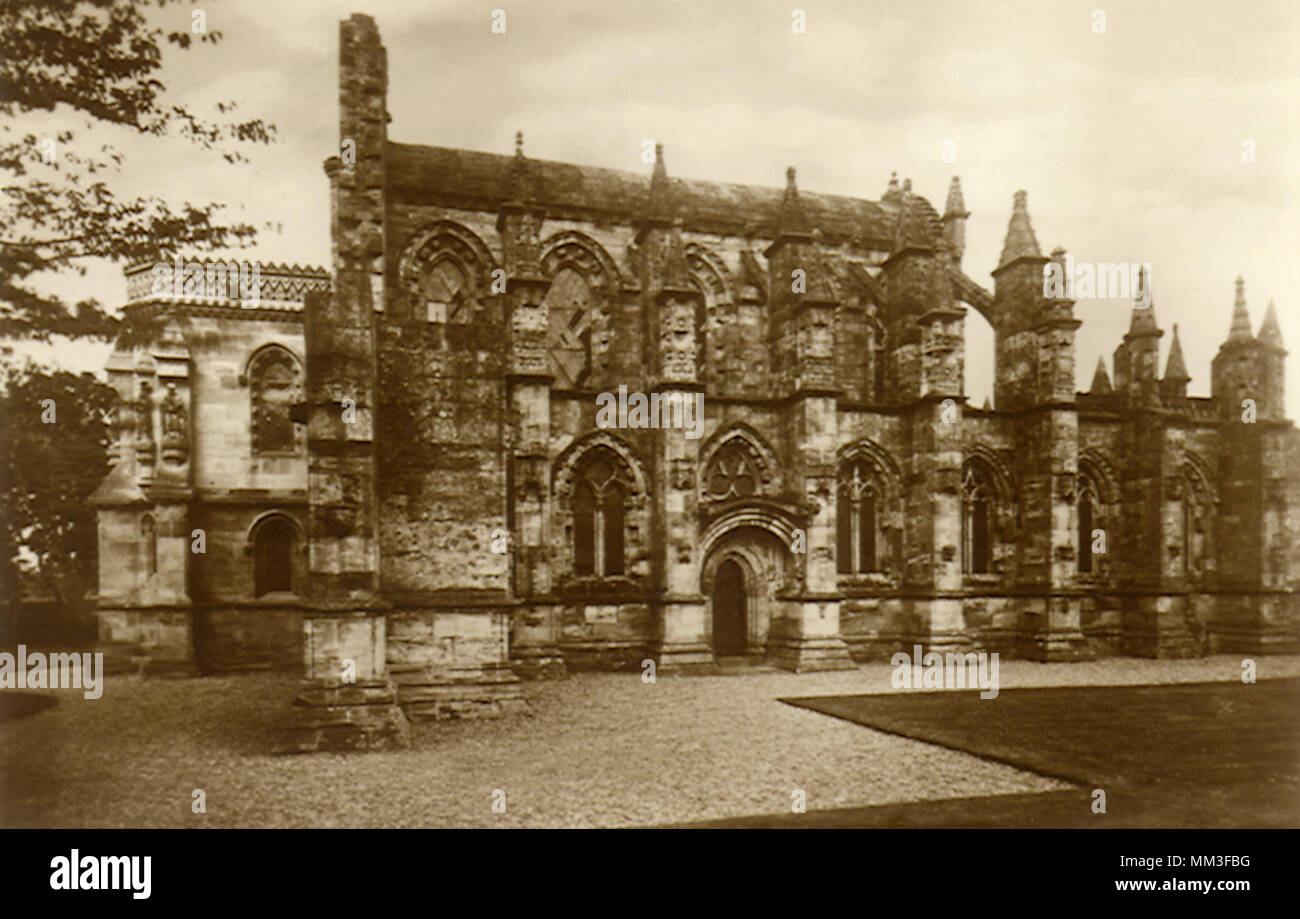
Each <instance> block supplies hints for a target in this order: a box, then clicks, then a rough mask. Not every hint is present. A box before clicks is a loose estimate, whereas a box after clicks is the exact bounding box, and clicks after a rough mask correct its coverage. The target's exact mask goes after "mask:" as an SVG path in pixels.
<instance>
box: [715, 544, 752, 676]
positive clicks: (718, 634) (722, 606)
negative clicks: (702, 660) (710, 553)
mask: <svg viewBox="0 0 1300 919" xmlns="http://www.w3.org/2000/svg"><path fill="white" fill-rule="evenodd" d="M748 606H749V594H748V593H747V592H746V590H745V572H744V571H742V570H741V568H740V565H739V564H738V563H737V562H736V560H735V559H731V558H729V559H727V560H726V561H724V562H723V563H722V564H721V565H719V566H718V571H717V573H716V574H715V575H714V577H713V655H714V657H722V656H726V655H734V654H744V653H745V652H746V650H748V649H747V647H746V645H747V637H748V633H749V623H748V619H747V616H746V612H747V609H746V608H747V607H748Z"/></svg>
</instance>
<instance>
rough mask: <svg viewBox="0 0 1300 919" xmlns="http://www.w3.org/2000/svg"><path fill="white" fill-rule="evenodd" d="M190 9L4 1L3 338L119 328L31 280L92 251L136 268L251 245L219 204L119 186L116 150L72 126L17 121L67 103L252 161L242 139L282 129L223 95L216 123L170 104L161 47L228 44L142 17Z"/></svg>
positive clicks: (96, 333) (0, 35) (91, 121)
mask: <svg viewBox="0 0 1300 919" xmlns="http://www.w3.org/2000/svg"><path fill="white" fill-rule="evenodd" d="M183 3H184V0H22V2H16V0H4V2H0V180H3V185H2V186H0V337H9V338H35V339H40V340H48V339H49V338H50V336H51V335H62V336H69V337H83V336H88V337H94V338H105V339H106V338H110V337H111V336H112V335H113V334H114V332H115V330H116V328H117V322H118V321H117V319H116V318H115V317H114V316H113V315H112V313H111V312H109V311H107V310H106V309H105V308H104V307H103V306H101V304H100V303H99V302H98V301H96V300H94V299H85V300H82V301H80V302H78V303H76V304H69V303H66V302H64V301H63V300H62V299H60V298H58V297H56V296H52V295H49V294H45V293H41V292H38V291H37V290H36V289H35V288H34V287H33V286H32V284H31V283H30V282H31V280H32V279H33V276H36V275H39V274H41V273H43V272H64V271H81V272H84V270H85V268H84V260H86V259H89V258H106V259H110V260H113V261H116V262H126V263H130V262H135V261H140V260H144V259H151V258H155V257H157V256H158V255H159V253H161V252H165V251H179V250H187V251H200V252H202V251H211V250H213V249H220V248H229V247H232V246H243V245H248V244H250V243H251V242H252V241H253V239H254V237H255V235H256V229H255V228H254V227H252V226H250V225H247V224H242V223H231V224H227V223H223V222H222V221H220V220H219V219H218V212H219V211H220V210H221V207H222V206H221V205H219V204H212V203H204V204H192V203H188V202H187V203H185V204H183V205H181V206H180V207H179V208H175V209H174V208H173V207H172V205H170V204H168V203H167V202H166V201H164V200H163V199H162V198H160V197H156V196H146V197H123V196H121V195H119V194H116V193H115V192H114V191H113V188H112V186H111V184H110V181H109V179H110V178H111V176H112V175H113V174H114V173H116V172H118V171H120V168H121V166H122V164H123V159H124V158H123V155H122V154H121V153H120V152H118V151H117V150H116V149H115V148H113V147H112V146H111V145H108V144H101V145H100V146H99V147H98V148H97V149H95V148H94V147H93V145H90V146H87V145H85V144H81V145H79V144H78V137H79V136H81V135H80V134H79V132H78V131H75V130H66V129H65V130H61V131H60V132H59V133H58V134H57V136H54V137H41V136H37V135H36V134H34V133H32V132H31V131H30V130H23V128H22V127H21V124H22V119H23V116H30V115H31V114H32V113H40V112H49V113H53V112H56V111H61V110H70V112H71V113H72V114H74V115H78V116H82V117H83V118H84V121H85V124H86V127H87V128H92V127H94V126H95V125H96V124H109V125H115V126H118V127H119V128H123V129H126V130H128V131H130V132H134V133H135V134H138V135H146V136H153V137H164V136H179V137H181V138H183V139H185V140H186V141H188V142H190V143H192V144H195V145H196V146H198V147H199V148H201V149H202V150H205V151H212V152H213V153H214V154H219V155H221V156H222V157H223V158H224V159H225V160H226V161H228V162H240V161H243V160H244V156H243V154H242V153H241V152H240V147H242V146H245V145H247V144H265V143H270V142H271V141H272V140H273V139H274V135H275V128H274V126H273V125H269V124H266V123H265V122H263V121H262V120H260V119H252V120H243V121H241V120H238V119H237V118H234V117H233V113H234V112H235V111H236V106H235V104H234V103H233V102H221V103H218V104H217V106H216V110H217V116H218V118H217V120H208V119H206V118H204V117H201V116H200V115H198V114H196V113H195V112H193V111H191V110H190V109H189V108H188V107H187V106H185V105H180V104H175V103H172V102H169V101H168V100H167V99H166V98H165V90H166V87H165V86H164V84H163V83H162V81H161V80H160V79H159V76H160V72H161V67H162V57H163V50H164V48H166V47H167V45H172V46H175V47H176V48H178V49H181V50H187V49H190V48H191V47H193V46H195V44H196V43H204V42H206V43H210V44H215V43H217V42H218V41H220V39H221V33H220V32H217V31H212V32H207V31H199V32H192V31H190V30H189V29H188V28H186V29H175V30H172V31H165V30H164V29H161V28H158V27H157V26H154V25H151V24H150V22H149V20H148V19H147V17H146V13H147V12H148V11H149V10H150V8H151V7H167V6H169V5H183ZM183 12H184V11H182V13H183ZM192 22H193V20H191V18H190V16H188V15H185V16H184V17H183V19H178V24H180V25H184V26H186V27H190V26H191V25H192Z"/></svg>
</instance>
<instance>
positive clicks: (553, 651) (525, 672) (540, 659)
mask: <svg viewBox="0 0 1300 919" xmlns="http://www.w3.org/2000/svg"><path fill="white" fill-rule="evenodd" d="M510 669H511V670H513V671H514V672H515V674H516V675H518V676H519V677H520V678H521V679H525V680H562V679H564V678H565V677H567V676H568V675H569V668H568V667H567V666H565V663H564V655H563V654H562V653H561V652H560V649H559V647H557V646H555V645H543V646H529V647H523V648H520V647H514V648H512V649H511V651H510Z"/></svg>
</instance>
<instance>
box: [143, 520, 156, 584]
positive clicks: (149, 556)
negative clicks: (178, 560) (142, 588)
mask: <svg viewBox="0 0 1300 919" xmlns="http://www.w3.org/2000/svg"><path fill="white" fill-rule="evenodd" d="M140 540H141V542H142V543H143V544H144V573H145V576H146V577H153V576H154V575H155V574H157V573H158V524H157V522H156V521H155V520H154V519H153V516H152V515H150V514H145V515H144V516H143V517H141V518H140Z"/></svg>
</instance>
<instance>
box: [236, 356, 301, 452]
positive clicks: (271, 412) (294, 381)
mask: <svg viewBox="0 0 1300 919" xmlns="http://www.w3.org/2000/svg"><path fill="white" fill-rule="evenodd" d="M248 381H249V389H250V391H251V393H252V402H253V405H252V414H253V419H252V421H253V425H252V427H253V431H252V434H253V452H254V453H255V454H262V453H269V454H289V453H299V452H301V450H302V446H303V436H302V425H296V424H294V421H293V418H292V416H291V411H292V409H293V406H294V405H295V404H296V403H298V402H301V401H302V398H303V394H302V366H301V365H300V364H299V363H298V360H297V358H295V357H294V356H293V355H292V354H291V353H289V351H287V350H286V349H284V348H281V347H279V346H275V347H268V348H264V349H262V351H260V352H258V354H257V355H256V356H255V357H254V358H253V361H252V363H251V365H250V367H249V373H248Z"/></svg>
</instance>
